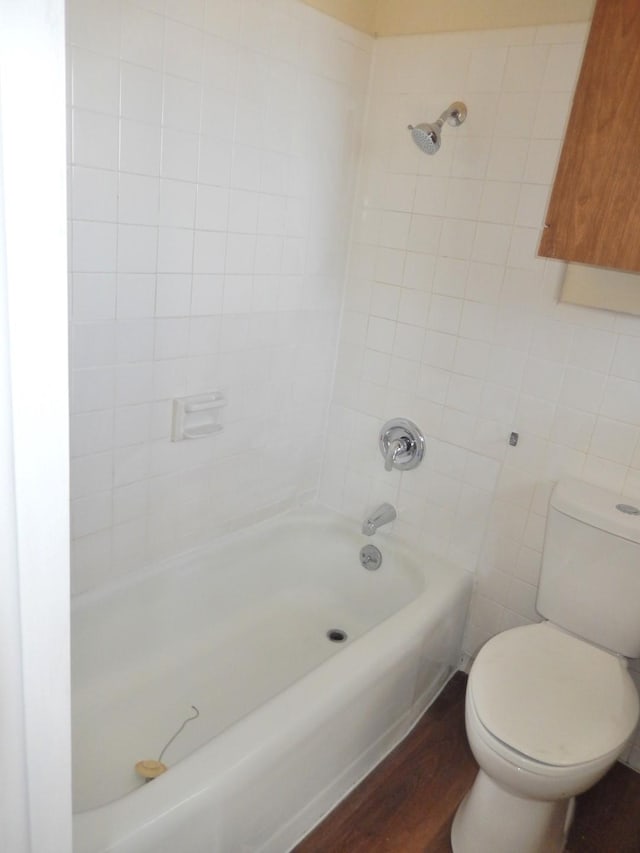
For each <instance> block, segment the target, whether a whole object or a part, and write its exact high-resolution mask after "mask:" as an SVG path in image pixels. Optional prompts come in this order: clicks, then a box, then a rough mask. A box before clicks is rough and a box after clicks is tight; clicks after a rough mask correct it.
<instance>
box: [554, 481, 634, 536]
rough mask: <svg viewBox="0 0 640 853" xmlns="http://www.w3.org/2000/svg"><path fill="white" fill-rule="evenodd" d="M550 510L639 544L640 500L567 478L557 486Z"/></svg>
mask: <svg viewBox="0 0 640 853" xmlns="http://www.w3.org/2000/svg"><path fill="white" fill-rule="evenodd" d="M550 506H551V507H553V509H556V510H558V511H559V512H561V513H564V515H568V516H570V517H571V518H575V519H577V520H578V521H582V522H584V523H585V524H590V525H591V526H592V527H596V528H598V529H599V530H603V531H605V532H607V533H612V534H613V535H615V536H620V537H622V538H623V539H629V540H630V541H631V542H638V543H640V500H637V501H636V500H634V499H633V498H628V497H624V496H623V495H619V494H617V493H616V492H610V491H608V490H607V489H603V488H601V487H600V486H594V485H593V484H592V483H585V482H583V481H582V480H573V479H570V478H567V479H564V480H559V481H558V483H556V485H555V487H554V489H553V492H552V493H551V501H550ZM618 507H622V508H618ZM635 510H637V512H635Z"/></svg>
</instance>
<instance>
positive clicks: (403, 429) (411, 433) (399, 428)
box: [378, 418, 425, 471]
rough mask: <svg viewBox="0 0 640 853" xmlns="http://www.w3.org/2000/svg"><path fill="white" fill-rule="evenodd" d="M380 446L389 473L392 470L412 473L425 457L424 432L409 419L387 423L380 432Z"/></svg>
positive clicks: (398, 419) (396, 419)
mask: <svg viewBox="0 0 640 853" xmlns="http://www.w3.org/2000/svg"><path fill="white" fill-rule="evenodd" d="M378 444H379V447H380V453H381V454H382V455H383V457H384V467H385V469H386V470H387V471H391V469H392V468H397V469H398V470H399V471H410V470H411V469H412V468H415V467H417V466H418V465H419V464H420V462H421V461H422V457H423V456H424V444H425V442H424V435H423V434H422V430H421V429H420V427H419V426H417V425H416V424H414V423H413V421H410V420H408V419H407V418H393V420H390V421H387V423H386V424H385V425H384V426H383V427H382V429H381V430H380V436H379V439H378Z"/></svg>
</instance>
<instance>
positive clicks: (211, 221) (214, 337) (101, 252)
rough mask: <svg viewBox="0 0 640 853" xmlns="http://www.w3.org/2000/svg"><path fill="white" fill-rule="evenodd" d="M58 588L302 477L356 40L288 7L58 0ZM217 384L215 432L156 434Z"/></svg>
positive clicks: (335, 241) (350, 154)
mask: <svg viewBox="0 0 640 853" xmlns="http://www.w3.org/2000/svg"><path fill="white" fill-rule="evenodd" d="M68 24H69V41H70V45H69V59H70V92H71V96H70V122H71V124H70V126H71V140H72V144H71V163H70V199H71V218H72V228H71V230H72V253H71V267H72V305H71V314H72V317H71V319H72V332H71V339H72V352H73V356H72V389H73V390H72V436H71V444H72V457H73V465H72V490H73V537H74V543H73V573H72V574H73V590H74V591H75V592H78V591H81V590H85V589H89V588H92V587H95V586H98V585H100V584H101V583H104V582H105V581H107V580H108V579H110V578H112V577H114V576H117V575H119V574H122V573H124V572H128V571H131V570H135V569H136V568H138V567H139V566H140V565H141V564H142V563H144V562H146V561H148V560H152V559H158V558H162V557H164V556H165V555H168V554H170V553H171V552H174V551H180V550H184V549H185V548H188V547H191V546H193V545H195V544H197V543H198V541H200V540H201V539H203V538H206V537H208V536H211V535H213V534H215V533H216V532H217V531H219V530H221V529H224V528H225V526H229V525H237V524H241V523H243V521H246V520H247V519H251V518H254V517H255V516H256V515H257V514H261V513H262V514H265V513H269V512H274V511H276V509H278V508H282V507H283V506H286V505H288V504H291V503H292V502H295V501H298V500H300V499H304V498H307V497H308V496H309V495H311V494H312V493H313V490H314V488H315V487H316V485H317V481H318V477H319V471H320V464H321V453H322V446H323V431H324V423H325V420H326V409H327V405H328V402H329V394H330V388H331V382H332V373H333V360H334V353H335V345H336V338H337V330H338V316H339V311H340V299H341V287H342V280H343V275H344V262H345V257H346V251H347V237H348V224H349V221H350V215H351V208H352V198H353V190H354V186H355V173H356V169H355V158H356V156H357V151H358V148H359V144H360V139H359V134H360V128H361V124H362V115H363V112H364V102H365V95H366V88H367V84H368V75H369V67H370V55H371V48H372V39H370V38H368V37H366V36H363V35H361V34H359V33H356V32H355V31H353V30H351V29H350V28H348V27H346V26H343V25H341V24H339V23H337V22H335V21H333V20H332V19H330V18H327V17H325V16H322V15H320V14H319V13H317V12H315V11H314V10H312V9H310V8H308V7H307V6H305V5H304V4H302V3H299V2H297V0H270V2H269V3H261V2H255V0H188V2H185V0H181V2H177V0H131V2H129V0H70V2H69V4H68ZM214 388H217V389H221V390H222V391H223V392H224V393H225V394H226V395H227V397H228V400H229V405H228V407H227V408H226V409H225V410H224V413H223V421H224V426H225V431H224V433H223V434H222V435H220V436H216V437H215V438H213V439H211V440H203V441H193V442H182V443H180V444H174V443H171V442H170V441H169V429H170V411H171V405H170V399H171V398H172V397H174V396H178V395H183V394H190V393H199V392H202V391H206V390H209V389H214Z"/></svg>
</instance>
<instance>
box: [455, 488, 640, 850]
mask: <svg viewBox="0 0 640 853" xmlns="http://www.w3.org/2000/svg"><path fill="white" fill-rule="evenodd" d="M537 609H538V612H539V613H540V615H541V616H543V617H544V618H545V619H546V620H548V621H545V622H541V623H539V624H536V625H527V626H526V627H522V628H513V629H512V630H509V631H504V632H503V633H502V634H498V635H497V636H495V637H493V638H492V639H491V640H489V642H488V643H486V644H485V645H484V646H483V648H482V649H481V650H480V652H479V653H478V656H477V657H476V660H475V662H474V664H473V666H472V668H471V672H470V674H469V681H468V685H467V696H466V712H465V718H466V726H467V736H468V738H469V743H470V745H471V750H472V752H473V754H474V756H475V758H476V761H477V762H478V764H479V765H480V770H479V771H478V775H477V776H476V779H475V781H474V783H473V786H472V788H471V790H470V791H469V793H468V794H467V796H466V797H465V799H464V800H463V801H462V803H461V804H460V806H459V808H458V811H457V812H456V816H455V819H454V822H453V827H452V830H451V845H452V847H453V851H454V853H561V851H562V850H563V849H564V846H565V841H566V836H567V832H568V829H569V826H570V824H571V819H572V816H573V807H574V797H575V796H576V794H580V793H581V792H582V791H586V790H587V789H588V788H590V787H591V786H592V785H594V784H595V783H596V782H597V781H598V780H599V779H600V778H601V777H602V776H604V774H605V773H606V771H607V770H608V769H609V768H610V767H611V766H612V765H613V764H614V762H615V761H616V759H617V758H618V756H619V755H620V754H621V752H622V751H623V749H624V747H625V745H626V744H627V741H628V740H629V738H630V737H631V735H632V734H633V731H634V729H635V726H636V723H637V722H638V715H639V711H640V703H639V702H638V694H637V691H636V689H635V686H634V684H633V681H632V679H631V676H630V675H629V673H628V671H627V665H626V660H625V657H638V656H640V510H638V509H637V508H636V507H634V506H629V505H628V504H627V503H626V502H625V501H624V499H623V498H621V497H620V496H619V495H615V494H613V493H611V492H607V491H604V490H603V489H599V488H597V487H595V486H592V485H589V484H587V483H582V482H579V481H577V480H566V481H561V482H560V483H558V484H557V486H556V487H555V489H554V491H553V494H552V497H551V501H550V505H549V515H548V519H547V529H546V534H545V543H544V554H543V560H542V571H541V577H540V586H539V589H538V598H537Z"/></svg>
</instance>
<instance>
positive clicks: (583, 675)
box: [469, 622, 640, 766]
mask: <svg viewBox="0 0 640 853" xmlns="http://www.w3.org/2000/svg"><path fill="white" fill-rule="evenodd" d="M469 690H470V692H471V697H472V700H473V704H474V707H475V709H476V711H477V714H478V717H479V718H480V721H481V722H482V724H483V725H484V727H485V728H486V729H488V730H489V732H491V734H493V735H494V736H495V737H497V738H499V740H501V741H503V742H504V743H505V744H506V745H507V746H509V747H511V748H512V749H515V750H517V751H518V752H521V753H523V754H524V755H526V756H528V757H530V758H533V759H534V760H536V761H540V762H543V763H545V764H553V765H559V766H569V765H572V764H583V763H585V762H588V761H593V760H595V759H597V758H601V757H603V756H604V755H606V754H607V753H610V752H612V751H613V750H615V749H617V748H619V747H622V745H623V744H624V742H625V740H626V739H627V738H628V737H629V735H630V734H631V733H632V731H633V729H634V727H635V725H636V722H637V719H638V711H639V707H640V703H639V702H638V694H637V691H636V689H635V687H634V684H633V681H632V680H631V677H630V675H629V673H628V672H627V670H626V667H625V665H624V661H623V660H621V659H620V658H618V657H616V656H615V655H613V654H610V653H608V652H605V651H603V650H602V649H599V648H596V647H595V646H591V645H590V644H589V643H587V642H584V641H581V640H578V639H576V638H575V637H572V636H571V635H569V634H565V633H564V632H563V631H561V630H560V629H558V628H555V627H554V626H552V625H549V624H548V623H544V622H543V623H541V624H538V625H527V626H526V627H523V628H513V629H512V630H510V631H504V632H503V633H502V634H498V635H497V636H495V637H493V638H492V639H491V640H489V642H488V643H486V644H485V645H484V646H483V647H482V649H481V650H480V652H479V654H478V656H477V658H476V660H475V663H474V664H473V666H472V668H471V674H470V676H469Z"/></svg>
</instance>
